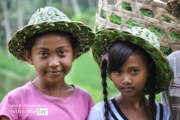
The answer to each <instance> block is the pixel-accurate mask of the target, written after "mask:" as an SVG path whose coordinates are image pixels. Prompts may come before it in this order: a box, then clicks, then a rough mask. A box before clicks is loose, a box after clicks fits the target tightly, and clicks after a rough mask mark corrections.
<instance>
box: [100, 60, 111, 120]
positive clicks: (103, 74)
mask: <svg viewBox="0 0 180 120" xmlns="http://www.w3.org/2000/svg"><path fill="white" fill-rule="evenodd" d="M106 69H107V60H102V63H101V77H102V86H103V95H104V109H105V112H104V116H105V120H109V110H110V105H109V102H108V97H107V96H108V92H107V82H106V74H107V72H106Z"/></svg>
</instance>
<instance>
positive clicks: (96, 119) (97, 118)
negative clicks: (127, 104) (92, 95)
mask: <svg viewBox="0 0 180 120" xmlns="http://www.w3.org/2000/svg"><path fill="white" fill-rule="evenodd" d="M108 102H109V104H110V107H111V109H112V112H113V113H114V115H115V116H116V117H117V118H118V120H127V118H126V117H125V116H124V114H123V113H122V112H121V110H120V109H119V107H118V105H117V104H116V103H115V101H114V99H109V100H108ZM156 106H157V114H156V120H159V119H160V104H159V103H157V102H156ZM87 120H105V117H104V102H103V101H102V102H100V103H98V104H96V105H95V106H93V107H92V109H91V112H90V114H89V116H88V119H87ZM109 120H114V118H113V117H112V116H111V115H109ZM162 120H171V119H170V111H169V109H168V108H167V107H166V106H163V119H162Z"/></svg>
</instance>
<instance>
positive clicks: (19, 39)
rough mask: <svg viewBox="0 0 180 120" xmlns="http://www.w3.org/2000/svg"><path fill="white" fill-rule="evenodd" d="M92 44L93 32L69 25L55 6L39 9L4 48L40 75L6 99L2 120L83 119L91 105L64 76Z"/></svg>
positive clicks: (1, 108) (77, 24)
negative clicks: (32, 66) (6, 47)
mask: <svg viewBox="0 0 180 120" xmlns="http://www.w3.org/2000/svg"><path fill="white" fill-rule="evenodd" d="M93 40H94V34H93V32H92V30H91V29H90V28H89V27H88V26H86V25H84V24H83V23H80V22H71V21H70V19H69V18H68V17H66V15H65V14H64V13H62V12H61V11H59V10H58V9H56V8H53V7H45V8H41V9H38V10H37V11H36V12H35V13H34V14H33V15H32V17H31V19H30V21H29V23H28V25H27V26H25V27H24V28H23V29H21V30H19V31H17V32H16V33H15V34H14V35H13V37H12V38H11V40H10V41H9V44H8V46H9V51H10V53H11V54H12V55H14V56H15V57H16V58H17V59H19V60H23V61H27V62H28V63H29V64H31V65H34V67H35V69H36V71H37V73H38V75H37V77H36V78H35V79H34V80H32V81H30V82H28V83H27V84H25V85H24V86H22V87H19V88H17V89H15V90H13V91H11V92H9V93H8V94H7V95H6V96H5V97H4V99H3V100H2V102H1V104H0V115H1V116H2V120H39V119H40V120H60V119H61V120H85V119H86V118H87V116H88V114H89V111H90V109H91V107H92V106H93V105H94V102H93V100H92V98H91V96H90V94H89V93H88V92H87V91H85V90H83V89H81V88H78V87H76V86H74V85H68V84H67V83H66V82H65V80H64V77H65V76H66V75H67V74H68V73H69V71H70V70H71V67H72V63H73V61H74V60H75V59H76V58H77V57H79V56H80V55H82V54H83V53H85V52H87V51H88V50H89V49H90V47H91V45H92V44H93ZM17 69H18V68H17Z"/></svg>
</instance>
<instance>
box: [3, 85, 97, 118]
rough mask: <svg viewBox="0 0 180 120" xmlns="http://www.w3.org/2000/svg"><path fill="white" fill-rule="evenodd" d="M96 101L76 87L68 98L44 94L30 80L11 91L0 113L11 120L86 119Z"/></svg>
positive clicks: (5, 98) (4, 100)
mask: <svg viewBox="0 0 180 120" xmlns="http://www.w3.org/2000/svg"><path fill="white" fill-rule="evenodd" d="M93 105H94V102H93V100H92V98H91V96H90V94H89V93H88V92H87V91H85V90H83V89H81V88H78V87H75V90H74V92H73V94H72V95H71V96H70V97H68V98H58V97H53V96H48V95H46V94H43V93H42V92H41V91H39V90H38V89H37V88H35V87H34V85H33V84H32V83H31V82H29V83H27V84H26V85H24V86H22V87H19V88H17V89H15V90H13V91H11V92H9V93H8V94H7V95H6V96H5V97H4V99H3V100H2V102H1V103H0V115H5V116H7V117H9V118H10V120H85V119H86V118H87V116H88V114H89V111H90V109H91V107H92V106H93Z"/></svg>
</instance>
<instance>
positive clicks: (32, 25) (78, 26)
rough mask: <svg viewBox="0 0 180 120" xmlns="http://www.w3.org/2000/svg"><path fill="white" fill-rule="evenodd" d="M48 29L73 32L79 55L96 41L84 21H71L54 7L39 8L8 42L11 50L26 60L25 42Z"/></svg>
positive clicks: (17, 56)
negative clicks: (76, 40)
mask: <svg viewBox="0 0 180 120" xmlns="http://www.w3.org/2000/svg"><path fill="white" fill-rule="evenodd" d="M47 31H64V32H69V33H72V34H73V35H74V36H76V37H77V39H78V43H79V45H78V47H79V52H78V57H79V56H80V55H81V54H83V53H85V52H87V51H89V49H90V47H91V46H92V44H93V43H94V37H95V35H94V33H93V31H92V30H91V28H90V27H88V26H87V25H85V24H83V23H82V22H74V21H71V20H70V19H69V18H68V17H67V16H66V15H65V14H64V13H62V12H61V11H59V10H58V9H57V8H54V7H45V8H40V9H38V10H37V11H36V12H35V13H34V14H33V15H32V17H31V18H30V21H29V23H28V25H27V26H25V27H24V28H22V29H20V30H18V31H17V32H16V33H15V34H14V35H13V36H12V38H11V39H10V41H9V43H8V47H9V51H10V53H11V54H12V55H14V56H15V57H16V58H17V59H19V60H23V61H25V58H24V56H23V54H24V43H25V42H26V40H27V39H28V38H30V37H32V36H34V35H36V34H39V33H44V32H47Z"/></svg>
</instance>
